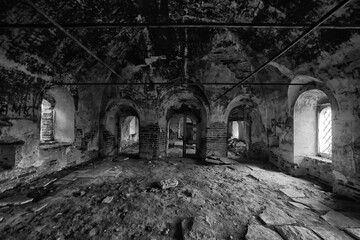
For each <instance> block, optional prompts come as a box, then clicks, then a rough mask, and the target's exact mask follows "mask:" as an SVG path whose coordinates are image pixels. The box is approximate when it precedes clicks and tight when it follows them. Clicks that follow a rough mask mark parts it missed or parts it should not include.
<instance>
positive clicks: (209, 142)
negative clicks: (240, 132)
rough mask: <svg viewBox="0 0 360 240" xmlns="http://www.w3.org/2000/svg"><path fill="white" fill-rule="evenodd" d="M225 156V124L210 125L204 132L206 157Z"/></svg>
mask: <svg viewBox="0 0 360 240" xmlns="http://www.w3.org/2000/svg"><path fill="white" fill-rule="evenodd" d="M211 154H215V155H217V156H222V157H225V156H227V126H226V123H225V122H215V123H211V124H210V125H209V126H208V127H207V131H206V155H211Z"/></svg>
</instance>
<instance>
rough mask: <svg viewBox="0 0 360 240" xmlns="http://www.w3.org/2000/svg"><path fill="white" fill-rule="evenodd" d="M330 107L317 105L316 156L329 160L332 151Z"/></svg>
mask: <svg viewBox="0 0 360 240" xmlns="http://www.w3.org/2000/svg"><path fill="white" fill-rule="evenodd" d="M331 125H332V124H331V107H330V105H329V104H326V105H319V114H318V154H319V155H321V156H323V157H327V158H330V157H331V150H332V133H331V130H332V126H331Z"/></svg>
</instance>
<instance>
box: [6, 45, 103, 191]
mask: <svg viewBox="0 0 360 240" xmlns="http://www.w3.org/2000/svg"><path fill="white" fill-rule="evenodd" d="M23 55H25V56H26V53H23ZM9 57H12V56H11V53H9V52H6V50H5V49H2V54H1V55H0V69H1V80H0V81H1V90H2V92H1V98H0V105H1V111H0V112H1V113H0V120H1V126H0V142H3V143H6V144H12V143H16V142H19V141H20V142H23V144H22V145H19V146H18V147H17V153H16V158H17V160H16V165H15V167H14V168H13V169H11V170H6V171H3V172H1V173H0V182H1V186H0V189H1V191H2V190H5V189H7V188H9V187H12V186H14V185H16V184H17V183H19V182H22V181H27V180H29V179H31V178H33V177H36V176H39V175H42V174H45V173H48V172H51V171H57V170H59V169H61V168H64V167H66V166H71V165H74V164H79V163H81V162H84V161H87V160H89V159H92V158H94V157H96V155H97V153H96V152H88V151H84V150H85V149H86V150H89V146H88V145H86V146H85V144H84V145H83V142H84V141H85V142H95V144H93V146H92V149H91V150H97V149H98V147H97V145H98V144H97V143H96V142H97V138H96V137H97V136H96V132H97V131H98V126H97V120H95V123H94V126H93V130H92V131H93V134H91V136H89V135H88V136H86V132H85V134H84V132H83V129H84V130H85V129H86V128H88V127H89V126H91V124H89V123H91V122H94V121H93V119H98V112H99V110H98V109H96V105H97V104H96V103H95V101H94V98H93V97H91V98H87V99H86V98H83V96H82V94H85V95H86V94H87V91H88V90H86V89H85V90H84V91H82V92H81V94H79V92H78V89H77V88H74V87H62V88H63V89H64V90H63V91H66V92H68V94H69V96H71V98H73V100H74V105H75V106H73V108H74V109H75V113H74V114H75V128H74V129H73V130H72V131H74V132H73V133H70V135H69V134H68V135H69V136H71V135H73V136H71V140H72V141H71V142H69V143H66V144H63V143H53V144H45V145H44V144H41V143H40V121H41V118H40V110H41V100H42V95H43V94H44V93H45V92H46V91H47V90H48V89H50V90H51V89H53V88H52V83H53V82H54V81H58V80H59V79H61V80H62V81H69V82H71V81H74V79H73V77H72V76H71V75H70V74H58V75H53V74H49V75H47V74H46V73H44V72H43V71H46V69H47V68H46V67H45V68H44V64H45V61H44V60H43V59H41V58H40V57H36V56H31V57H32V59H33V61H30V63H26V62H25V63H21V62H20V63H16V64H15V63H13V64H8V63H9V62H12V61H11V60H9ZM45 66H46V64H45ZM92 107H94V108H93V109H91V108H92ZM94 109H95V110H94ZM80 111H81V115H79V114H78V113H79V112H80ZM94 114H95V115H96V117H93V116H94ZM66 121H67V120H66V119H65V120H64V122H66ZM85 126H86V127H85ZM56 130H58V129H56ZM67 131H68V130H67ZM85 131H86V130H85ZM94 145H96V146H94ZM84 148H85V149H84Z"/></svg>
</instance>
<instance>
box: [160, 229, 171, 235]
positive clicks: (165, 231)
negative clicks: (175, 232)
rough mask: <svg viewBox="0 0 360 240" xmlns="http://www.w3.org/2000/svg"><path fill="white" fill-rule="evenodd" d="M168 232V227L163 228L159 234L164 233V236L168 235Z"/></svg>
mask: <svg viewBox="0 0 360 240" xmlns="http://www.w3.org/2000/svg"><path fill="white" fill-rule="evenodd" d="M169 233H170V229H168V228H165V229H164V230H163V231H162V232H161V234H162V235H164V236H166V235H169Z"/></svg>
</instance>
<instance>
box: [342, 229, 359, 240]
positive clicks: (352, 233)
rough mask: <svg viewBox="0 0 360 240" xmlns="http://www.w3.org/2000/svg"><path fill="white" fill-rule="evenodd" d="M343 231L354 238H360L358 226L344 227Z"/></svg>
mask: <svg viewBox="0 0 360 240" xmlns="http://www.w3.org/2000/svg"><path fill="white" fill-rule="evenodd" d="M345 232H347V233H348V234H349V235H350V236H352V237H353V238H355V239H356V240H360V228H345Z"/></svg>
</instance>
